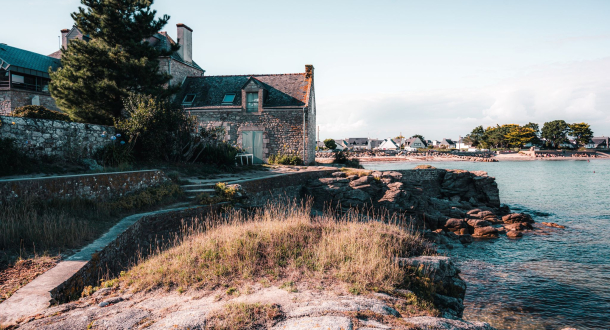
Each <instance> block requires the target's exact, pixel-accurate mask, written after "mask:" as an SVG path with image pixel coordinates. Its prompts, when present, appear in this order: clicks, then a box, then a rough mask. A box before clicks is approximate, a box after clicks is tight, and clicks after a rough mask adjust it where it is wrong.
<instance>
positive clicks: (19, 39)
mask: <svg viewBox="0 0 610 330" xmlns="http://www.w3.org/2000/svg"><path fill="white" fill-rule="evenodd" d="M0 3H1V5H0V8H1V9H2V12H3V13H4V14H3V15H2V19H1V20H0V31H2V35H1V37H0V42H4V43H7V44H9V45H12V46H15V47H18V48H23V49H27V50H31V51H35V52H38V53H42V54H49V53H52V52H53V51H55V50H57V49H58V36H59V35H60V32H59V31H60V30H61V29H62V28H69V27H71V26H72V24H73V22H72V19H71V18H70V13H71V12H73V11H75V10H76V9H77V8H78V6H79V4H80V1H79V0H19V1H16V0H15V1H13V0H0ZM153 8H154V9H156V10H157V11H158V13H159V14H168V15H170V16H171V20H170V22H169V24H168V25H167V26H166V29H165V30H167V31H168V32H169V33H170V35H172V36H173V37H175V36H176V26H175V25H176V23H184V24H186V25H188V26H189V27H191V28H192V29H193V30H194V32H193V58H194V59H195V61H196V62H197V63H198V64H199V65H200V66H202V67H203V68H204V69H205V70H206V74H208V75H218V74H250V73H253V74H261V73H292V72H304V66H305V64H313V65H314V66H315V68H316V71H315V84H316V97H317V108H318V117H317V121H318V125H319V126H320V137H321V138H322V139H324V138H328V137H332V138H345V137H373V138H386V137H394V136H396V135H398V134H399V133H400V132H402V133H403V135H406V136H411V135H413V134H422V135H424V136H425V137H426V138H428V139H441V138H445V137H446V138H457V137H458V136H459V135H462V136H463V135H465V134H467V133H468V132H470V131H471V130H472V128H473V127H475V126H477V125H484V126H489V125H495V124H496V123H499V124H503V123H516V124H525V123H527V122H529V121H533V122H537V123H540V125H541V126H542V124H543V123H544V122H545V121H550V120H555V119H565V120H566V121H568V122H581V121H585V122H588V123H590V124H591V126H592V128H593V130H594V132H595V133H596V135H606V136H608V135H609V134H610V18H609V14H610V1H605V0H599V1H587V0H578V1H576V0H573V1H561V0H552V1H535V0H523V1H500V0H498V1H493V0H480V1H459V0H448V1H431V0H426V1H424V0H421V1H405V0H396V1H384V0H377V1H355V0H349V1H335V0H324V1H317V0H312V1H306V2H296V1H289V0H281V1H265V0H261V1H256V2H252V1H236V0H234V1H200V0H171V1H170V0H157V1H155V3H154V5H153Z"/></svg>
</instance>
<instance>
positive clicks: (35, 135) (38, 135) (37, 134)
mask: <svg viewBox="0 0 610 330" xmlns="http://www.w3.org/2000/svg"><path fill="white" fill-rule="evenodd" d="M103 132H106V133H107V134H106V137H102V133H103ZM115 133H116V131H115V129H114V127H109V126H102V125H93V124H82V123H73V122H65V121H61V120H46V119H32V118H22V117H6V116H0V137H2V138H11V139H15V140H16V144H17V146H18V147H19V148H20V149H21V150H23V151H25V152H26V153H29V154H31V155H33V156H42V155H46V156H57V157H84V158H88V157H90V156H91V155H92V154H93V152H95V150H97V149H98V148H100V147H103V146H104V145H106V144H107V143H111V142H112V140H110V138H109V136H112V135H114V134H115Z"/></svg>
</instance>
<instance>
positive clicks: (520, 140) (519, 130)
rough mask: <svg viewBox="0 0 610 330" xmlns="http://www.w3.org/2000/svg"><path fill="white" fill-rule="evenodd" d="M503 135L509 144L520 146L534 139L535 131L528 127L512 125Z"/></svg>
mask: <svg viewBox="0 0 610 330" xmlns="http://www.w3.org/2000/svg"><path fill="white" fill-rule="evenodd" d="M504 137H505V138H506V143H508V145H509V146H513V147H519V148H521V147H523V145H525V144H527V143H529V142H532V141H534V139H536V132H535V131H534V130H533V129H532V128H529V127H520V126H512V127H511V130H510V132H508V133H507V134H506V135H505V136H504Z"/></svg>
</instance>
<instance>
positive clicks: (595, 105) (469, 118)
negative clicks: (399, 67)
mask: <svg viewBox="0 0 610 330" xmlns="http://www.w3.org/2000/svg"><path fill="white" fill-rule="evenodd" d="M608 72H610V58H604V59H599V60H593V61H582V62H573V63H567V64H561V65H552V66H543V67H538V68H535V69H534V70H531V72H530V73H529V74H526V75H522V76H520V77H516V78H513V79H509V80H504V81H502V82H500V83H499V84H496V85H493V86H487V87H484V88H480V89H452V90H437V91H420V92H410V93H402V94H374V95H366V94H352V95H338V96H336V97H333V98H324V99H322V98H319V99H318V105H317V106H318V118H317V119H318V124H319V125H320V130H321V132H320V134H321V137H322V138H328V137H332V138H345V137H365V136H366V137H373V138H375V137H376V138H386V137H393V136H396V135H398V134H399V133H400V132H402V133H403V135H409V136H410V135H413V134H422V135H424V136H425V137H427V138H430V139H441V138H444V137H448V138H457V137H458V136H460V135H461V136H464V135H465V134H467V133H469V132H470V131H471V130H472V128H474V127H475V126H478V125H483V126H489V125H495V124H496V123H498V124H505V123H516V124H525V123H527V122H530V121H531V122H536V123H539V124H540V125H542V124H543V123H544V122H546V121H551V120H555V119H564V120H566V121H568V122H581V121H585V122H588V123H590V124H591V125H592V128H593V131H594V132H595V133H596V134H599V135H602V134H603V135H608V134H610V76H608V74H607V73H608Z"/></svg>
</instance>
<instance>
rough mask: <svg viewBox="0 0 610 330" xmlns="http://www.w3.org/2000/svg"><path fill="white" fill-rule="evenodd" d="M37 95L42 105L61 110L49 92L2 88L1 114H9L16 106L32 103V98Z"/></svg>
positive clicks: (0, 94) (0, 92) (0, 97)
mask: <svg viewBox="0 0 610 330" xmlns="http://www.w3.org/2000/svg"><path fill="white" fill-rule="evenodd" d="M36 96H38V103H39V104H40V105H41V106H43V107H45V108H47V109H51V110H55V111H59V108H58V107H57V105H56V104H55V100H54V99H53V98H52V97H51V95H50V94H48V93H41V92H33V91H22V90H14V89H13V90H10V89H7V90H0V115H9V114H10V113H11V112H13V111H14V110H15V109H16V108H19V107H22V106H24V105H32V99H33V98H34V97H36Z"/></svg>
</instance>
